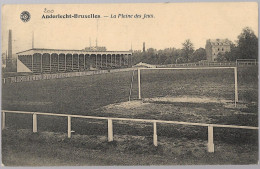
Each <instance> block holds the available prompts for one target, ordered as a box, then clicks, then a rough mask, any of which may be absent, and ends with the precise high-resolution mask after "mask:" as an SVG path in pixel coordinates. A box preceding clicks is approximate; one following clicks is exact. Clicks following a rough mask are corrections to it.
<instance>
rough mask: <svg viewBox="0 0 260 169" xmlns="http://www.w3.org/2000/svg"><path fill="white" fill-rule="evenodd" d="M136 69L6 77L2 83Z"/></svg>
mask: <svg viewBox="0 0 260 169" xmlns="http://www.w3.org/2000/svg"><path fill="white" fill-rule="evenodd" d="M133 69H135V68H125V69H111V70H96V71H86V72H68V73H56V74H39V75H29V76H15V77H6V78H3V79H2V83H3V84H6V83H19V82H29V81H35V80H47V79H61V78H67V77H78V76H90V75H96V74H104V73H115V72H125V71H131V70H133Z"/></svg>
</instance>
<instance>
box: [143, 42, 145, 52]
mask: <svg viewBox="0 0 260 169" xmlns="http://www.w3.org/2000/svg"><path fill="white" fill-rule="evenodd" d="M143 52H145V42H143Z"/></svg>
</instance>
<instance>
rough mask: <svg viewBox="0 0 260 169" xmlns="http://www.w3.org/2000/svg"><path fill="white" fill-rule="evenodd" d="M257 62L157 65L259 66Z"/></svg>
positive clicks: (171, 65)
mask: <svg viewBox="0 0 260 169" xmlns="http://www.w3.org/2000/svg"><path fill="white" fill-rule="evenodd" d="M257 64H258V63H257V61H256V60H254V61H247V62H237V61H236V62H196V63H182V64H167V65H157V67H194V66H249V65H257Z"/></svg>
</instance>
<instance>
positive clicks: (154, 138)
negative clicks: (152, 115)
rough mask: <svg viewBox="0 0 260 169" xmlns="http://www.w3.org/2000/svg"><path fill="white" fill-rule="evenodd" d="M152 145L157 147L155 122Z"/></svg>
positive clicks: (154, 124) (154, 123)
mask: <svg viewBox="0 0 260 169" xmlns="http://www.w3.org/2000/svg"><path fill="white" fill-rule="evenodd" d="M153 145H154V146H158V142H157V128H156V122H153Z"/></svg>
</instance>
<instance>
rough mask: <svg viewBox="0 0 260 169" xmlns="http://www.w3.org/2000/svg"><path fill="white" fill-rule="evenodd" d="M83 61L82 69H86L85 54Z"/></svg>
mask: <svg viewBox="0 0 260 169" xmlns="http://www.w3.org/2000/svg"><path fill="white" fill-rule="evenodd" d="M83 60H84V63H83V65H84V70H85V69H86V55H84V59H83Z"/></svg>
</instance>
